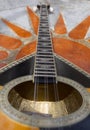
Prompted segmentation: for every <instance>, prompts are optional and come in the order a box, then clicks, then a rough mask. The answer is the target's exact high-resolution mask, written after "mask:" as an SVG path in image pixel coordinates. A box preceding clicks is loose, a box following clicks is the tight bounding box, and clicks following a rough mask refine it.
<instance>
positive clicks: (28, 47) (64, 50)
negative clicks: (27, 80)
mask: <svg viewBox="0 0 90 130" xmlns="http://www.w3.org/2000/svg"><path fill="white" fill-rule="evenodd" d="M27 13H28V15H29V19H30V22H31V24H32V28H33V30H34V34H38V26H39V17H38V16H37V15H36V14H35V13H34V12H33V11H32V9H31V8H30V7H27ZM2 21H3V22H4V23H5V24H6V25H8V27H9V28H11V29H12V30H13V31H14V32H15V33H17V35H19V36H20V37H23V38H27V37H30V36H32V35H34V34H31V32H28V31H26V30H25V29H22V28H20V27H18V26H17V25H14V24H13V23H11V22H9V21H7V20H5V19H2ZM64 21H65V20H64V18H63V15H62V14H60V15H59V18H58V21H57V22H56V25H55V29H54V33H56V34H58V35H59V34H67V33H68V32H67V28H66V25H65V22H64ZM89 26H90V16H88V17H87V18H86V19H85V20H83V21H82V22H81V23H80V24H79V25H78V26H76V27H75V28H74V29H73V30H72V31H70V32H69V37H70V38H72V39H73V41H72V40H69V39H68V38H67V36H66V37H65V38H55V36H54V38H53V40H52V41H53V46H54V52H55V53H56V54H57V55H58V56H62V57H63V58H65V59H67V60H68V61H69V62H71V63H72V64H75V65H77V66H78V67H79V68H81V69H83V70H84V71H86V72H88V73H90V60H89V59H90V49H89V48H88V47H86V46H84V45H83V44H82V43H81V44H80V43H79V42H78V40H79V39H84V38H85V35H86V34H87V31H88V29H89ZM60 37H61V35H60ZM75 40H77V42H75ZM84 40H85V39H84ZM88 41H89V40H88ZM36 42H37V41H36V40H35V39H34V41H29V42H27V43H25V45H24V42H23V43H22V42H21V41H20V40H19V39H16V38H12V37H10V36H6V35H3V34H0V46H1V47H3V48H6V49H8V50H9V51H10V50H12V53H13V51H15V50H16V49H18V48H19V50H18V52H17V55H16V56H15V57H16V60H19V59H20V58H22V57H25V56H27V55H31V54H32V53H34V52H35V51H36ZM6 57H8V56H6ZM15 57H14V60H15ZM2 58H4V55H3V56H2ZM14 60H13V61H14ZM5 64H7V62H5ZM5 64H2V65H0V66H2V67H3V66H4V65H5Z"/></svg>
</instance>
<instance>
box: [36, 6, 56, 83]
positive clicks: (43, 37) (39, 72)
mask: <svg viewBox="0 0 90 130" xmlns="http://www.w3.org/2000/svg"><path fill="white" fill-rule="evenodd" d="M37 43H38V44H37V52H36V56H35V67H34V82H36V83H37V82H38V83H45V81H46V82H48V83H56V68H55V60H54V55H53V47H52V39H51V34H50V29H49V20H48V8H47V5H41V7H40V23H39V30H38V42H37Z"/></svg>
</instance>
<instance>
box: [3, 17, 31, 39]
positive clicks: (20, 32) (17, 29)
mask: <svg viewBox="0 0 90 130" xmlns="http://www.w3.org/2000/svg"><path fill="white" fill-rule="evenodd" d="M2 21H3V22H4V23H5V24H6V25H7V26H8V27H10V28H11V29H12V30H13V31H14V32H15V33H16V34H17V35H18V36H20V37H23V38H28V37H30V36H32V34H31V33H30V32H29V31H26V30H25V29H23V28H21V27H19V26H17V25H15V24H13V23H11V22H9V21H7V20H5V19H3V18H2Z"/></svg>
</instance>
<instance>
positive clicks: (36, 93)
mask: <svg viewBox="0 0 90 130" xmlns="http://www.w3.org/2000/svg"><path fill="white" fill-rule="evenodd" d="M48 24H49V23H48ZM37 80H38V81H37ZM38 83H39V78H36V83H35V90H34V101H36V98H38V88H39V84H38ZM53 83H54V79H53ZM44 88H45V101H48V98H49V92H48V77H46V78H45V79H44ZM54 92H55V101H56V102H57V101H59V95H58V88H57V84H54ZM37 100H38V99H37ZM48 129H49V128H48ZM58 129H59V130H60V128H58Z"/></svg>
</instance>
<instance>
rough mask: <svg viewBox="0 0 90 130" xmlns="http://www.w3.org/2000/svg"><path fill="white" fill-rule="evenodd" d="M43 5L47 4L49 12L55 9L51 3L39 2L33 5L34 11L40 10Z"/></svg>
mask: <svg viewBox="0 0 90 130" xmlns="http://www.w3.org/2000/svg"><path fill="white" fill-rule="evenodd" d="M42 6H47V10H48V12H49V13H53V11H54V10H53V7H51V6H50V4H38V5H37V6H34V7H33V11H34V12H37V11H39V10H40V8H41V7H42Z"/></svg>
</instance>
